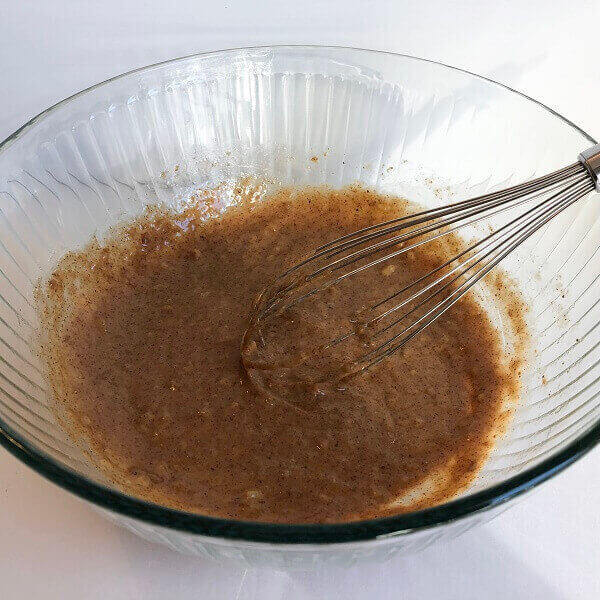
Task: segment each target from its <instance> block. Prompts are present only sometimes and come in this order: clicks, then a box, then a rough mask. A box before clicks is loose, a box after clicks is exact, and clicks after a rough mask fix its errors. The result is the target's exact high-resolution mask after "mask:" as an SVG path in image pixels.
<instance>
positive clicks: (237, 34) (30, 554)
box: [0, 0, 600, 600]
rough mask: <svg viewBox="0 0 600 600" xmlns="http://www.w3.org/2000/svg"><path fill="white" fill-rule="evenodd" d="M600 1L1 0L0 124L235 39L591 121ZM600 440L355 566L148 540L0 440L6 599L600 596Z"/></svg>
mask: <svg viewBox="0 0 600 600" xmlns="http://www.w3.org/2000/svg"><path fill="white" fill-rule="evenodd" d="M599 23H600V2H599V0H590V1H581V0H578V1H571V2H568V1H564V0H559V1H555V2H553V3H549V2H546V1H541V0H529V2H520V1H517V0H514V1H512V2H511V1H502V0H472V1H471V0H460V1H454V2H451V1H441V0H429V2H417V1H415V2H407V1H404V0H390V1H379V2H377V1H369V0H343V1H342V0H329V1H328V2H327V1H325V0H323V1H321V2H298V1H288V0H267V1H261V0H254V1H252V0H239V1H238V0H226V1H225V2H224V3H223V2H208V1H204V2H203V1H202V0H189V1H188V0H186V1H183V0H160V1H159V2H152V1H143V0H119V1H117V0H102V1H98V2H87V1H84V0H62V1H57V0H54V1H53V0H46V1H34V0H19V1H17V2H15V1H14V0H0V73H1V74H2V81H3V86H2V87H3V89H2V94H1V95H0V139H3V138H4V137H6V136H7V135H8V134H10V133H11V132H12V131H13V130H14V129H16V128H17V127H18V126H19V125H21V124H22V123H23V122H25V121H26V120H27V119H29V118H30V117H32V116H33V115H35V114H36V113H38V112H39V111H40V110H42V109H44V108H46V107H47V106H49V105H50V104H53V103H54V102H57V101H58V100H60V99H62V98H64V97H66V96H68V95H70V94H72V93H74V92H76V91H78V90H80V89H82V88H84V87H87V86H89V85H91V84H94V83H96V82H98V81H101V80H103V79H106V78H107V77H110V76H112V75H116V74H118V73H121V72H123V71H127V70H129V69H133V68H135V67H140V66H143V65H146V64H149V63H154V62H157V61H161V60H166V59H168V58H173V57H176V56H181V55H185V54H191V53H194V52H200V51H204V50H211V49H217V48H227V47H236V46H248V45H260V44H270V43H296V44H298V43H312V44H336V45H350V46H360V47H370V48H376V49H382V50H390V51H396V52H403V53H408V54H414V55H417V56H423V57H426V58H432V59H436V60H440V61H442V62H445V63H448V64H452V65H456V66H459V67H463V68H465V69H468V70H471V71H476V72H478V73H481V74H484V75H487V76H488V77H492V78H494V79H497V80H499V81H501V82H503V83H506V84H508V85H510V86H512V87H515V88H517V89H519V90H521V91H524V92H525V93H527V94H529V95H531V96H533V97H535V98H538V99H540V100H541V101H543V102H544V103H546V104H548V105H549V106H551V107H552V108H554V109H556V110H557V111H558V112H560V113H562V114H564V115H565V116H567V117H568V118H569V119H571V120H572V121H574V122H575V123H577V124H578V125H580V126H581V127H583V128H584V129H585V130H587V131H589V132H590V133H591V134H592V135H595V136H596V137H598V136H600V109H599V108H598V107H597V106H598V104H597V99H598V97H599V96H600V62H599V61H598V56H599V53H598V39H599V36H598V25H599ZM599 470H600V451H598V450H596V451H594V452H592V453H590V454H588V455H587V456H586V457H585V458H584V459H582V460H581V461H579V462H578V463H576V464H575V465H574V466H572V467H571V468H570V469H568V470H567V471H566V472H564V473H563V474H561V475H559V476H558V477H556V478H555V479H553V480H551V481H550V482H548V483H546V484H545V485H543V486H542V488H541V489H540V490H539V491H538V492H537V493H536V494H534V495H533V496H532V497H531V498H529V499H526V500H525V501H524V502H522V503H520V504H517V505H516V506H515V507H514V508H512V509H511V510H509V511H507V512H505V513H504V514H502V515H501V516H500V517H499V518H498V519H496V520H495V521H493V522H491V523H489V524H488V525H485V526H483V527H481V528H479V529H475V530H474V531H471V532H469V533H467V534H465V535H464V536H462V537H461V538H459V539H457V540H454V541H452V542H447V543H445V544H439V545H436V546H434V547H432V548H429V549H427V550H425V551H423V552H422V553H420V554H417V555H414V556H410V557H397V558H394V559H392V560H391V561H389V562H387V563H385V564H381V565H379V564H375V565H363V566H360V567H355V568H353V569H351V570H334V571H332V570H327V571H318V572H311V573H279V572H275V571H271V570H248V571H246V570H244V569H242V568H239V569H237V568H232V567H230V566H228V567H225V566H223V565H220V564H218V563H214V562H210V561H208V560H203V559H195V558H188V557H184V556H180V555H178V554H174V553H172V552H171V551H170V550H167V549H166V548H163V547H160V546H154V545H151V544H149V543H147V542H144V541H142V540H139V539H138V538H136V537H134V536H133V535H132V534H129V533H127V532H125V531H122V530H121V529H119V528H118V527H116V526H115V525H112V524H111V523H108V522H107V521H105V520H104V519H102V518H101V517H100V516H99V515H97V514H96V513H95V512H94V511H93V510H91V509H90V508H89V507H88V506H86V505H85V504H84V503H83V502H82V501H80V500H79V499H77V498H75V497H74V496H71V495H69V494H67V493H66V492H64V491H62V490H60V489H59V488H57V487H56V486H54V485H53V484H51V483H49V482H48V481H46V480H44V479H43V478H42V477H40V476H39V475H37V474H35V473H34V472H32V471H31V470H29V469H28V468H26V467H25V466H23V465H21V464H20V463H19V462H18V461H17V460H16V459H14V458H13V457H12V456H10V455H9V454H8V453H7V452H5V451H4V450H0V597H2V598H7V599H8V598H10V599H14V598H44V599H53V598H57V599H58V598H60V599H61V600H69V599H76V598H77V599H81V598H86V599H87V598H91V599H94V598H102V599H105V598H110V599H122V598H123V599H124V598H136V599H137V598H143V599H154V598H199V599H213V598H215V599H217V598H218V599H221V598H224V599H226V598H232V599H236V600H241V599H246V598H251V599H258V598H260V599H261V600H270V599H272V598H289V599H305V598H311V599H312V598H326V599H330V598H343V599H355V598H356V599H358V598H373V599H382V600H383V599H387V598H390V599H391V598H408V599H411V598H419V599H420V600H428V599H435V600H445V599H456V600H469V599H471V598H473V599H477V600H480V599H485V600H494V599H496V598H498V599H500V598H502V599H503V600H505V599H521V598H523V599H527V600H538V599H539V600H542V599H543V600H559V599H560V600H563V599H565V600H566V599H568V600H572V599H579V598H581V599H585V600H594V599H596V598H600V545H599V544H598V539H599V537H600V516H599V515H600V478H599V477H598V473H599Z"/></svg>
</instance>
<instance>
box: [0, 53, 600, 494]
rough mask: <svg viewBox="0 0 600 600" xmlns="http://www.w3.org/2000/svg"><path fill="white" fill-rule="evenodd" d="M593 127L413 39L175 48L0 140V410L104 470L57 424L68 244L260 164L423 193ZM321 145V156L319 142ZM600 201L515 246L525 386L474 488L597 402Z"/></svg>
mask: <svg viewBox="0 0 600 600" xmlns="http://www.w3.org/2000/svg"><path fill="white" fill-rule="evenodd" d="M591 143H592V141H591V140H590V138H588V137H587V136H586V135H585V134H583V133H582V132H581V131H579V130H578V129H577V128H575V127H573V126H571V125H570V124H569V123H567V122H566V121H564V120H563V119H561V118H560V117H558V116H556V115H554V114H553V113H551V112H550V111H548V110H547V109H546V108H544V107H542V106H541V105H539V104H537V103H535V102H533V101H531V100H529V99H527V98H525V97H523V96H520V95H519V94H516V93H514V92H512V91H510V90H507V89H506V88H503V87H501V86H499V85H497V84H494V83H492V82H489V81H487V80H485V79H482V78H479V77H476V76H473V75H470V74H467V73H464V72H461V71H457V70H454V69H450V68H447V67H444V66H442V65H439V64H435V63H429V62H426V61H420V60H417V59H412V58H409V57H402V56H397V55H387V54H381V53H372V52H367V51H358V50H350V49H341V48H337V49H335V48H329V49H325V48H262V49H249V50H236V51H227V52H222V53H216V54H212V55H204V56H197V57H191V58H186V59H180V60H177V61H173V62H170V63H166V64H163V65H158V66H154V67H149V68H147V69H143V70H140V71H137V72H134V73H131V74H128V75H125V76H122V77H120V78H116V79H114V80H112V81H109V82H106V83H104V84H101V85H100V86H97V87H95V88H92V89H91V90H88V91H86V92H84V93H82V94H80V95H78V96H76V97H74V98H72V99H70V100H68V101H66V102H64V103H62V104H61V105H59V106H57V107H55V108H53V109H51V110H49V111H47V112H46V113H45V114H43V115H41V116H40V117H38V118H36V119H35V120H34V121H33V122H32V123H31V124H29V125H28V126H26V127H25V128H24V129H23V130H22V131H20V132H19V133H18V135H16V136H13V138H12V139H10V140H8V141H7V142H6V143H5V144H4V147H3V148H2V150H1V151H0V419H1V421H2V427H3V429H4V430H5V431H6V432H7V435H8V436H9V437H10V438H12V439H13V440H14V441H15V443H17V444H18V443H24V444H26V445H27V446H28V447H29V448H31V449H33V450H34V451H35V452H37V453H39V454H40V455H41V456H43V457H45V458H47V459H48V460H49V461H51V462H54V463H56V464H58V465H61V466H64V467H66V468H68V469H70V470H72V471H73V472H75V473H77V474H80V475H81V476H83V477H84V478H85V479H87V480H89V481H92V482H98V483H102V484H104V485H106V486H108V487H110V483H109V482H107V481H105V480H104V478H103V476H102V475H101V474H100V473H98V472H97V471H96V470H95V469H94V468H93V467H91V466H90V464H89V463H88V461H87V460H86V459H85V457H84V456H83V454H82V452H81V451H80V449H79V448H78V447H77V446H76V445H75V444H74V443H73V442H72V440H70V439H69V438H68V437H67V436H66V435H65V434H64V432H63V430H62V429H61V427H60V426H59V425H58V424H57V422H56V420H55V418H54V414H53V411H52V410H51V408H50V406H51V403H52V395H51V392H50V391H49V389H48V384H47V381H46V378H45V376H44V373H43V368H42V366H41V364H40V362H39V360H38V358H37V355H36V342H35V339H36V337H35V336H36V328H37V326H38V319H37V315H36V311H35V308H34V299H33V289H34V286H35V284H36V282H37V281H38V280H39V278H40V277H44V276H45V275H47V274H48V273H49V272H50V271H51V269H52V268H53V266H54V265H55V264H56V262H57V261H58V259H59V258H60V257H61V256H62V255H63V254H64V253H65V252H67V251H68V250H70V249H73V248H77V247H80V246H81V245H82V244H84V243H85V242H87V241H88V240H89V239H90V238H91V236H93V235H98V236H100V237H101V236H102V235H103V234H104V233H105V232H106V231H107V230H108V229H109V228H110V227H111V226H113V225H115V224H116V223H119V222H120V221H122V220H124V219H127V218H131V217H132V216H134V215H137V214H139V213H140V212H141V211H142V210H143V208H144V207H145V206H147V205H149V204H154V203H157V202H164V203H166V204H169V205H174V204H176V203H178V202H182V201H183V200H184V199H185V198H186V197H188V195H189V193H190V190H192V189H194V188H198V187H202V186H206V185H216V184H219V183H221V182H223V181H231V180H233V179H235V178H236V177H239V176H243V175H248V174H251V175H263V176H266V177H269V178H272V179H274V180H276V181H280V182H282V183H285V184H298V185H305V184H328V185H331V186H334V187H339V186H343V185H346V184H350V183H353V182H361V183H362V184H363V185H364V186H367V187H369V186H373V187H374V188H376V189H377V190H380V191H383V192H390V193H393V194H396V195H400V196H402V195H404V196H406V197H408V198H410V199H411V200H415V201H417V202H421V203H423V204H425V205H427V206H434V205H437V204H441V203H444V202H448V201H451V200H453V199H462V198H465V197H469V196H473V195H477V194H480V193H483V192H485V191H488V190H491V189H497V188H500V187H504V186H506V185H509V184H511V183H517V182H520V181H521V180H524V179H527V178H531V177H532V176H534V175H536V174H537V175H539V174H542V173H544V172H548V171H551V170H554V169H556V168H558V167H561V166H564V165H567V164H570V163H572V162H574V161H575V160H576V157H577V154H578V153H579V152H581V151H582V150H583V149H585V148H586V147H587V146H589V145H591ZM313 157H316V160H314V158H313ZM599 214H600V204H599V203H598V201H597V198H592V197H588V198H584V199H582V200H581V201H579V202H578V203H577V204H576V205H574V206H572V207H571V208H570V209H568V210H567V211H565V212H564V213H562V214H561V215H559V217H558V218H556V219H555V220H554V221H552V223H550V224H549V225H548V226H546V227H544V228H543V229H541V230H540V231H539V232H538V233H536V234H535V235H534V236H533V237H532V238H531V239H530V240H528V241H527V243H526V244H524V245H523V246H521V247H520V248H519V249H518V251H517V252H515V253H514V254H513V255H511V256H510V257H509V258H508V259H507V261H506V262H505V263H504V267H505V268H506V270H508V271H509V272H510V274H511V275H512V276H513V277H514V278H515V279H516V280H517V282H518V283H519V284H520V287H521V289H522V291H523V293H524V295H525V297H526V300H527V301H528V302H529V303H530V305H531V311H530V315H529V325H530V328H531V332H532V338H533V353H532V355H531V357H530V361H529V363H528V365H527V368H526V373H525V375H524V379H523V391H522V398H521V402H520V404H519V406H518V409H517V410H516V414H515V416H514V418H513V420H512V425H511V427H510V429H509V431H508V432H507V434H506V435H505V436H504V437H503V438H502V439H501V440H500V441H499V443H498V444H497V446H496V448H495V450H494V452H493V454H492V456H491V457H490V459H489V461H488V462H487V464H486V466H485V468H484V469H483V471H482V472H481V474H480V476H479V477H478V479H477V480H476V481H475V482H474V484H473V486H472V487H471V488H470V489H469V490H468V491H467V492H465V494H467V495H468V494H472V493H474V492H476V491H478V490H483V489H487V488H490V487H491V486H494V485H496V484H498V483H500V482H503V481H505V480H507V479H508V478H510V477H512V476H514V475H516V474H519V473H523V472H525V471H526V470H528V469H531V468H532V467H534V466H535V465H538V464H539V463H540V462H542V461H543V460H544V459H546V458H547V457H549V456H552V455H554V454H556V453H557V452H559V451H560V450H561V449H564V448H565V447H567V446H568V445H569V444H572V443H573V442H574V441H575V440H577V439H578V438H580V437H581V436H582V435H584V434H585V433H586V432H587V431H589V430H590V428H592V427H593V426H594V425H595V424H597V421H598V417H599V415H600V401H599V400H598V394H599V390H600V384H599V379H600V371H599V369H598V365H597V358H596V355H597V350H596V349H597V346H598V344H599V343H600V328H598V316H599V310H600V309H599V307H598V298H599V297H600V283H599V274H600V261H599V260H598V246H599V244H598V240H599V239H600V219H599V218H598V217H599Z"/></svg>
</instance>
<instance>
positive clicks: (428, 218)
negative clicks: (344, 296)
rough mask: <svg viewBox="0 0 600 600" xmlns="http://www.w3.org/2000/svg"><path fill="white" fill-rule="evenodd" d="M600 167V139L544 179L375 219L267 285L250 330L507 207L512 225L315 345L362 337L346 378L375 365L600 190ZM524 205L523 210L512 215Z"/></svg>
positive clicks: (258, 330) (353, 316) (254, 331)
mask: <svg viewBox="0 0 600 600" xmlns="http://www.w3.org/2000/svg"><path fill="white" fill-rule="evenodd" d="M599 172H600V145H597V146H594V147H593V148H590V149H589V150H587V151H586V152H584V153H582V154H581V155H580V156H579V161H578V162H576V163H574V164H572V165H569V166H567V167H564V168H562V169H559V170H557V171H554V172H553V173H550V174H548V175H544V176H543V177H538V178H536V179H533V180H531V181H527V182H524V183H521V184H519V185H515V186H512V187H510V188H507V189H504V190H500V191H496V192H492V193H489V194H484V195H482V196H478V197H476V198H471V199H468V200H464V201H461V202H456V203H454V204H449V205H445V206H440V207H437V208H432V209H429V210H423V211H420V212H417V213H415V214H412V215H408V216H404V217H400V218H397V219H392V220H390V221H386V222H385V223H380V224H377V225H372V226H370V227H366V228H364V229H361V230H359V231H356V232H353V233H350V234H347V235H344V236H342V237H340V238H338V239H336V240H333V241H331V242H328V243H326V244H324V245H323V246H321V247H319V248H317V249H316V250H315V252H314V254H313V255H311V256H309V257H308V258H307V259H306V260H304V261H302V262H300V263H298V264H296V265H295V266H293V267H292V268H291V269H289V270H288V271H287V272H285V273H284V274H282V275H281V276H280V277H279V278H278V279H277V280H276V281H274V282H273V283H272V284H271V285H270V286H269V287H267V288H266V289H265V290H264V291H263V293H262V294H261V295H260V297H259V299H258V300H257V302H256V305H255V307H254V311H253V313H252V316H251V325H250V328H249V331H251V332H252V335H253V336H254V337H258V339H259V341H260V339H261V337H260V336H261V330H262V327H263V326H264V324H265V323H266V322H267V320H268V319H269V318H271V317H273V316H274V315H280V314H282V313H284V312H285V311H287V310H289V309H290V308H292V307H294V306H296V305H298V304H299V303H301V302H304V301H306V300H308V299H309V298H311V297H313V296H315V295H316V294H319V293H322V292H324V291H325V290H327V289H328V288H331V287H332V286H335V285H337V284H339V283H340V282H342V281H343V280H346V279H348V278H351V277H354V276H356V275H358V274H359V273H362V272H364V271H366V270H367V269H372V268H374V267H376V266H378V265H384V264H385V263H388V262H389V261H391V260H392V259H394V258H396V257H399V256H400V255H402V254H405V253H407V252H409V251H411V250H414V249H415V248H418V247H419V246H422V245H424V244H429V243H431V242H434V241H435V240H440V239H441V238H444V237H445V236H450V235H451V234H455V233H456V232H458V231H459V230H461V229H463V228H465V227H469V226H472V225H476V224H480V223H485V221H486V220H488V219H490V218H491V217H494V216H496V215H499V214H501V213H505V212H506V213H508V221H507V222H506V223H505V224H503V225H502V226H500V227H498V228H496V229H495V230H491V231H490V233H489V234H487V235H483V236H482V237H480V239H477V240H476V241H474V242H471V243H469V244H468V245H467V247H465V248H464V249H461V250H459V251H458V252H457V254H456V255H455V256H453V257H452V258H451V259H449V260H445V261H441V262H440V264H439V265H437V266H435V267H434V268H433V269H431V270H429V271H428V272H426V273H425V274H424V275H423V276H421V277H418V278H417V279H416V280H414V281H412V282H410V283H408V284H407V285H404V286H403V287H402V288H401V289H398V290H391V293H390V294H389V295H388V296H387V297H386V298H383V299H381V300H379V301H377V302H375V303H374V304H373V305H371V306H368V307H366V308H365V309H364V310H362V311H361V312H360V314H349V315H348V323H349V325H350V326H349V328H348V331H347V332H345V333H343V334H341V335H339V336H338V337H336V338H335V339H332V340H327V341H324V342H323V343H320V344H318V345H317V346H316V350H322V349H324V348H331V347H334V346H336V345H338V344H341V343H343V342H344V341H346V340H348V339H349V338H353V337H357V336H362V337H363V338H365V339H367V340H368V342H369V343H368V346H369V347H367V348H366V349H365V352H364V353H363V354H362V355H361V356H359V357H358V358H357V359H356V360H355V361H353V363H352V364H351V365H348V368H347V369H345V373H344V376H348V375H354V374H356V373H359V372H362V371H364V370H366V369H369V368H370V367H372V366H373V365H376V364H377V363H379V362H381V361H382V360H384V359H385V358H386V357H388V356H389V355H391V354H393V353H394V352H396V351H398V350H399V349H400V348H402V347H403V346H405V345H406V344H407V343H408V342H409V341H410V340H411V339H412V338H414V337H415V336H416V335H418V334H419V333H420V332H422V331H423V330H424V329H425V328H426V327H428V326H429V325H430V324H431V323H432V322H433V321H435V320H436V319H437V318H439V317H440V316H441V315H442V314H444V313H445V312H446V311H447V310H448V309H450V308H451V307H452V306H453V305H454V304H455V303H456V302H458V300H460V298H461V297H463V296H464V295H465V294H466V293H467V292H468V291H469V290H470V289H471V288H472V287H473V286H474V285H475V284H476V283H477V282H478V281H480V280H481V279H482V278H483V277H485V275H487V274H488V273H489V272H490V271H491V270H492V269H493V268H494V267H495V266H496V265H497V264H498V263H499V262H500V261H502V260H503V259H504V258H505V257H506V256H508V255H509V254H510V253H511V252H512V251H513V250H514V249H515V248H517V247H518V246H519V245H520V244H522V243H523V242H524V241H525V240H527V239H528V238H529V237H530V236H531V235H533V234H534V233H535V232H536V231H538V230H539V229H540V228H541V227H543V226H544V225H546V224H547V223H548V222H549V221H550V220H551V219H553V218H554V217H555V216H556V215H558V214H559V213H560V212H562V211H563V210H565V209H566V208H568V207H569V206H571V205H572V204H573V203H575V202H577V201H578V200H579V199H581V198H582V197H584V196H586V195H587V194H588V193H590V192H591V191H593V190H594V188H595V187H597V188H598V174H599ZM599 191H600V188H599ZM519 207H522V210H520V211H519V212H517V213H516V214H515V213H511V211H514V210H515V209H517V208H519ZM390 264H391V263H390ZM384 269H385V267H384ZM246 337H248V334H247V336H246Z"/></svg>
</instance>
